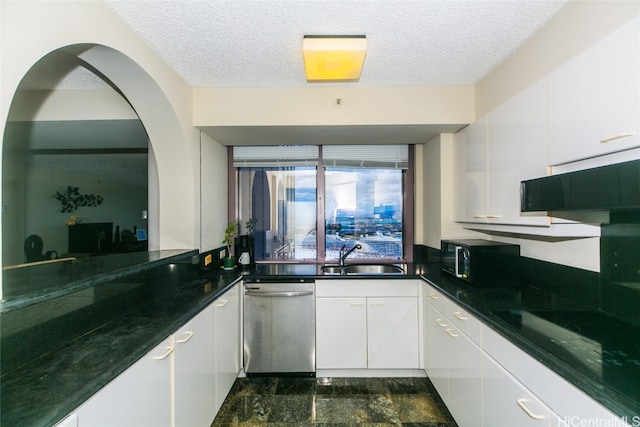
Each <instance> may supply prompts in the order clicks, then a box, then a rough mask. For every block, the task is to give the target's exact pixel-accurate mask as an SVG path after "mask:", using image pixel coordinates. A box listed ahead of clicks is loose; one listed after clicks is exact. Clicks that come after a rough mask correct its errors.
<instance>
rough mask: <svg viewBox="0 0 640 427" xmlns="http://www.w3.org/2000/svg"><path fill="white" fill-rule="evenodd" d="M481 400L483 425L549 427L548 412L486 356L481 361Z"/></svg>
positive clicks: (549, 415)
mask: <svg viewBox="0 0 640 427" xmlns="http://www.w3.org/2000/svg"><path fill="white" fill-rule="evenodd" d="M482 400H483V405H482V406H483V408H484V411H483V420H484V425H487V426H498V425H505V426H519V427H527V426H549V425H550V421H549V419H550V417H551V410H550V409H549V408H548V407H547V406H546V405H544V404H543V403H542V402H541V401H540V400H539V399H538V398H537V397H536V396H534V395H533V393H531V392H530V391H529V390H527V389H526V388H525V387H524V386H523V385H522V384H520V382H518V380H516V379H515V378H513V376H511V375H510V374H509V373H508V372H507V371H505V370H504V369H503V368H502V367H501V366H500V365H498V364H497V363H496V362H495V361H494V360H493V359H491V358H490V357H489V356H486V355H484V356H483V360H482Z"/></svg>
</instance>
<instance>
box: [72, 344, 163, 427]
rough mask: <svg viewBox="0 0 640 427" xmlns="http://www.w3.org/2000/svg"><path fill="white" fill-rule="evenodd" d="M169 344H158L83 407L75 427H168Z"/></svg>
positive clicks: (78, 414)
mask: <svg viewBox="0 0 640 427" xmlns="http://www.w3.org/2000/svg"><path fill="white" fill-rule="evenodd" d="M172 340H173V337H170V338H168V339H166V340H165V341H163V342H162V343H160V344H159V345H158V346H157V347H155V348H154V349H153V350H151V351H150V352H149V353H147V354H146V355H145V356H143V357H142V359H140V360H139V361H137V362H136V363H135V364H134V365H132V366H131V367H130V368H129V369H127V370H126V371H125V372H124V373H122V374H121V375H120V376H118V377H117V378H116V379H115V380H113V381H112V382H110V383H109V384H107V385H106V386H105V387H104V388H103V389H102V390H100V391H99V392H98V393H97V394H96V395H94V396H93V397H92V398H91V399H89V400H88V401H87V402H86V403H84V404H83V405H82V406H81V407H80V409H79V410H78V412H77V417H78V426H79V427H89V426H100V427H109V426H113V427H127V426H131V427H161V426H166V427H169V426H171V422H172V421H171V416H172V414H171V403H172V402H171V380H170V379H171V377H170V375H171V355H172V353H173V344H172Z"/></svg>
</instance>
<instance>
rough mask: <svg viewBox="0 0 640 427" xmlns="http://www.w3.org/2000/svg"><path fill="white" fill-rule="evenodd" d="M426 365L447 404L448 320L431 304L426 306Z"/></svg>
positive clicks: (428, 373) (428, 374)
mask: <svg viewBox="0 0 640 427" xmlns="http://www.w3.org/2000/svg"><path fill="white" fill-rule="evenodd" d="M425 311H426V322H425V323H426V330H427V331H426V341H425V346H426V350H425V353H426V364H425V368H426V369H425V370H426V371H427V376H428V377H429V379H430V380H431V382H432V383H433V385H434V386H435V388H436V390H437V391H438V394H440V397H441V398H442V399H443V400H444V401H445V402H447V401H448V398H449V352H450V350H449V345H450V340H449V337H448V336H447V333H446V330H445V329H446V328H448V327H449V322H448V321H447V318H446V317H445V316H443V315H442V313H440V311H438V310H437V309H436V308H435V307H434V306H432V305H431V304H426V310H425Z"/></svg>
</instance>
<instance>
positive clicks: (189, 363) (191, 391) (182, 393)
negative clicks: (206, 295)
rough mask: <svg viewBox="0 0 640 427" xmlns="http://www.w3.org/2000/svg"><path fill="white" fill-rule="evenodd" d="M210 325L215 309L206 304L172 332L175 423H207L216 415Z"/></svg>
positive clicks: (212, 337) (212, 343)
mask: <svg viewBox="0 0 640 427" xmlns="http://www.w3.org/2000/svg"><path fill="white" fill-rule="evenodd" d="M214 304H215V303H214ZM213 325H214V309H213V307H211V306H209V307H207V308H206V309H205V310H204V311H202V312H201V313H200V314H198V315H197V316H196V317H194V318H193V319H192V320H191V321H189V322H188V323H187V324H186V325H184V326H183V327H182V328H180V330H178V332H176V333H175V334H174V346H175V354H174V396H175V397H174V399H175V425H176V426H185V427H189V426H194V427H195V426H206V425H210V424H211V421H213V418H214V417H215V408H214V396H215V379H216V372H215V346H214V333H213V332H214V331H213Z"/></svg>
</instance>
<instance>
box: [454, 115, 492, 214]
mask: <svg viewBox="0 0 640 427" xmlns="http://www.w3.org/2000/svg"><path fill="white" fill-rule="evenodd" d="M487 131H488V129H487V116H483V117H481V118H479V119H478V120H476V121H475V122H474V123H471V124H470V125H469V126H467V127H466V128H464V129H462V130H461V131H460V132H458V133H457V134H456V135H455V138H454V143H455V151H454V153H455V157H454V158H455V162H456V165H455V179H456V195H455V202H456V207H455V209H456V214H455V219H456V221H460V222H479V221H480V222H486V219H487V185H488V182H487Z"/></svg>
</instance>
